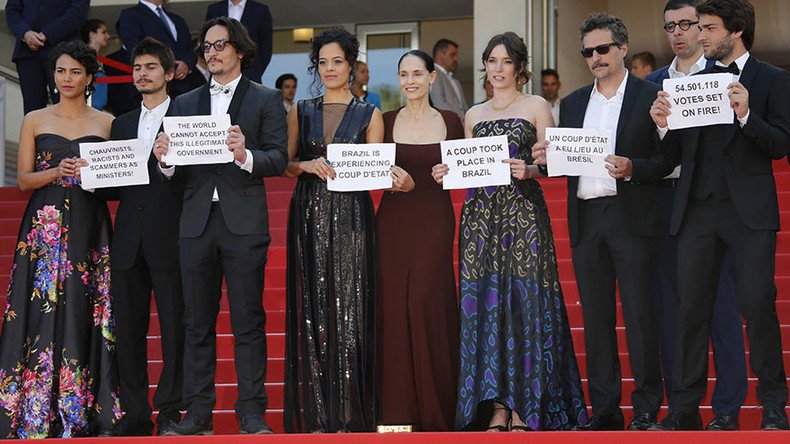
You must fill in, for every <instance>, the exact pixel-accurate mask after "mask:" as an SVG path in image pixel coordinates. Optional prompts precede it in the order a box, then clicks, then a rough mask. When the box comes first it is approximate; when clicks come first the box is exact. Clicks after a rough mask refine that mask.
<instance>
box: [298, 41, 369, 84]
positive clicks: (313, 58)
mask: <svg viewBox="0 0 790 444" xmlns="http://www.w3.org/2000/svg"><path fill="white" fill-rule="evenodd" d="M330 43H337V44H338V46H340V49H342V50H343V55H344V56H345V59H346V61H347V62H348V64H349V65H351V71H350V74H349V78H348V82H349V84H351V83H352V82H353V81H354V70H355V69H357V58H358V57H359V40H358V39H357V37H356V36H355V35H354V34H351V33H350V32H348V31H346V30H345V29H343V28H340V27H332V28H329V29H326V30H324V31H323V32H322V33H321V34H318V35H317V36H315V37H314V38H313V41H312V49H311V50H310V66H309V67H308V68H307V73H308V74H310V75H311V76H313V82H312V83H311V84H310V90H311V91H312V92H313V95H316V96H317V95H320V94H321V77H320V76H319V75H318V53H319V52H320V51H321V48H323V47H324V46H326V45H328V44H330Z"/></svg>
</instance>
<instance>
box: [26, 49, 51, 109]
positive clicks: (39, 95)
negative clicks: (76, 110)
mask: <svg viewBox="0 0 790 444" xmlns="http://www.w3.org/2000/svg"><path fill="white" fill-rule="evenodd" d="M16 70H17V73H19V88H20V89H21V90H22V102H23V106H24V110H25V114H27V113H29V112H30V111H35V110H37V109H41V108H46V106H47V100H48V99H49V98H51V99H52V103H57V102H58V96H57V95H56V94H51V93H50V92H49V91H54V90H55V81H54V79H53V77H52V70H50V69H49V54H48V52H47V53H43V54H39V55H37V56H35V57H28V58H24V59H20V60H17V61H16Z"/></svg>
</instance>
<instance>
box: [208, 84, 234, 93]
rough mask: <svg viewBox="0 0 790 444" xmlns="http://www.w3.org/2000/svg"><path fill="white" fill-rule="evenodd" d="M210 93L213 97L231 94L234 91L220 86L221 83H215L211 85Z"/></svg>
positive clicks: (228, 87)
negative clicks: (220, 94)
mask: <svg viewBox="0 0 790 444" xmlns="http://www.w3.org/2000/svg"><path fill="white" fill-rule="evenodd" d="M209 91H210V92H211V95H212V96H213V95H214V94H219V93H224V94H230V93H231V92H232V91H233V88H231V87H230V86H225V85H220V84H219V83H214V84H212V85H211V88H209Z"/></svg>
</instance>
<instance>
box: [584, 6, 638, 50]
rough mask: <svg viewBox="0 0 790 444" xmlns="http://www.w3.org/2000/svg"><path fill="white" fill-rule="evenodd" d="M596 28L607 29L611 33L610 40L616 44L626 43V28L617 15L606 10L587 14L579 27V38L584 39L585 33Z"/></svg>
mask: <svg viewBox="0 0 790 444" xmlns="http://www.w3.org/2000/svg"><path fill="white" fill-rule="evenodd" d="M596 29H608V30H609V31H610V32H611V33H612V40H614V42H615V43H617V44H618V45H627V44H628V28H626V27H625V23H623V21H622V20H620V18H618V17H615V16H613V15H610V14H609V13H606V12H593V13H592V14H590V15H588V16H587V19H585V20H584V23H582V26H581V27H580V28H579V32H580V33H581V39H582V40H584V36H585V35H587V34H588V33H590V32H592V31H595V30H596Z"/></svg>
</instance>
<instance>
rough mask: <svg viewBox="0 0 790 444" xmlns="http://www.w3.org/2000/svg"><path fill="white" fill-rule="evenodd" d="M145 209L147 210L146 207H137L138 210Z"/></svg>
mask: <svg viewBox="0 0 790 444" xmlns="http://www.w3.org/2000/svg"><path fill="white" fill-rule="evenodd" d="M143 210H145V208H143V207H137V211H143Z"/></svg>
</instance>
